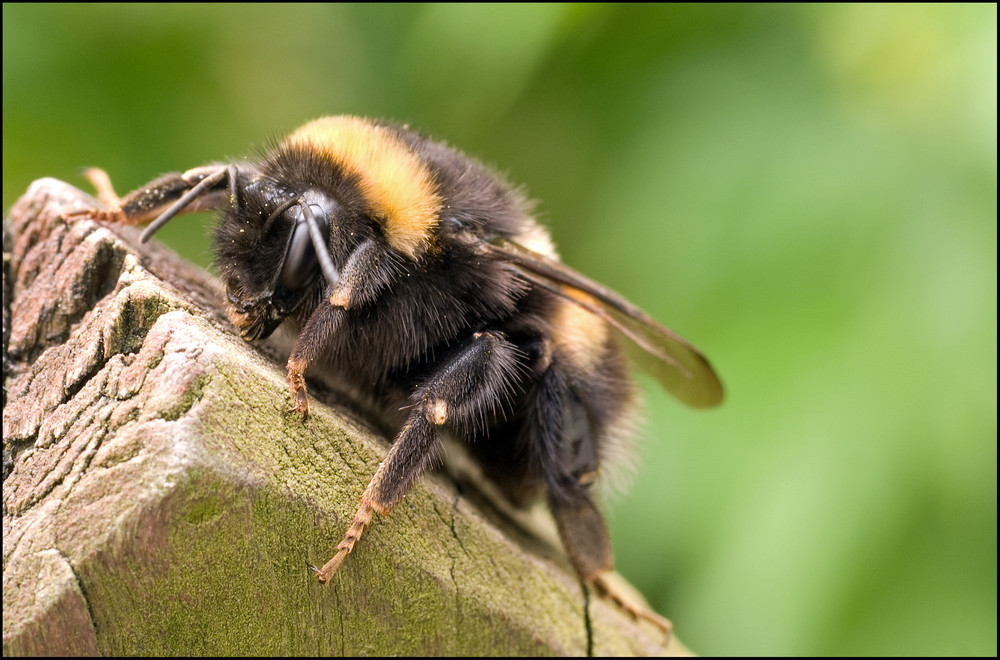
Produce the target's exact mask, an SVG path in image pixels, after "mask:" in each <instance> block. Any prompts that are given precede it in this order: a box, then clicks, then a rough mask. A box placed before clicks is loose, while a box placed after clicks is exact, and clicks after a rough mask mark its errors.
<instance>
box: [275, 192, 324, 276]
mask: <svg viewBox="0 0 1000 660" xmlns="http://www.w3.org/2000/svg"><path fill="white" fill-rule="evenodd" d="M309 210H310V211H312V215H313V217H314V218H315V219H316V223H317V224H318V225H319V230H320V233H321V234H322V235H323V244H324V245H325V244H326V243H327V241H329V240H330V221H329V219H328V218H327V217H326V213H324V212H323V209H322V208H320V207H319V206H315V205H312V204H310V205H309ZM287 213H288V215H289V216H290V217H291V218H293V219H294V220H295V226H294V227H292V236H291V238H289V240H288V249H287V250H286V251H285V261H284V263H283V264H282V266H281V275H280V276H279V277H278V284H279V285H280V286H281V287H282V288H283V289H285V290H286V291H290V292H291V291H301V290H302V289H304V288H306V287H307V286H309V285H310V284H311V283H312V281H313V280H314V279H315V277H316V274H317V273H319V258H318V257H317V256H316V250H315V248H314V247H313V242H312V239H311V238H310V237H309V225H308V224H307V223H306V219H305V217H304V216H303V214H302V210H301V209H300V208H299V207H297V206H293V207H292V208H290V209H288V212H287Z"/></svg>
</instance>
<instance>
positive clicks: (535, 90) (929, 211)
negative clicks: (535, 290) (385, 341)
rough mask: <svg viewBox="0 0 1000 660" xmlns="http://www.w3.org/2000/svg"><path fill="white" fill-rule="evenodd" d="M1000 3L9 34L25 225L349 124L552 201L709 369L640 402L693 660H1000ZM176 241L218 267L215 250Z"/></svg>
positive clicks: (645, 518)
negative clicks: (671, 392)
mask: <svg viewBox="0 0 1000 660" xmlns="http://www.w3.org/2000/svg"><path fill="white" fill-rule="evenodd" d="M996 19H997V16H996V6H995V5H975V6H955V5H919V6H870V5H848V6H837V5H834V6H826V5H823V6H730V5H726V6H711V5H709V6H704V5H696V6H694V5H691V6H686V5H667V6H659V5H641V6H629V5H541V6H527V5H524V6H518V5H505V6H479V5H475V6H451V5H429V6H421V5H406V6H385V5H378V4H370V5H335V6H300V5H280V6H268V5H241V6H239V7H238V8H237V7H235V6H233V5H208V6H193V5H180V6H149V5H117V4H116V5H10V4H5V5H4V7H3V131H4V141H3V172H4V174H3V176H4V187H3V203H4V207H5V208H7V207H9V205H10V204H11V203H12V202H13V200H14V199H16V198H17V196H19V195H20V194H21V193H22V192H23V191H24V190H25V189H26V187H27V185H28V183H29V182H30V181H31V180H33V179H35V178H38V177H41V176H57V177H61V178H65V179H68V180H71V181H78V182H81V183H82V180H81V179H80V177H79V174H78V168H80V167H81V166H86V165H98V166H101V167H104V168H106V169H107V170H108V171H109V172H110V174H111V176H112V179H113V180H114V181H116V183H117V185H118V186H119V187H120V191H119V192H124V191H125V190H127V189H129V188H131V187H133V186H136V185H139V184H141V183H144V182H145V181H147V180H149V179H150V178H151V177H152V176H154V175H156V174H159V173H161V172H165V171H171V170H178V169H185V168H188V167H192V166H195V165H199V164H202V163H205V162H208V161H210V160H214V159H220V158H227V157H230V158H232V157H240V156H242V155H244V154H246V153H248V152H249V150H250V148H251V145H254V144H259V143H261V142H263V141H266V140H267V139H269V138H271V137H274V136H277V135H281V134H282V133H284V132H286V131H288V130H290V129H291V128H294V127H295V126H297V125H299V124H300V123H302V122H304V121H305V120H308V119H311V118H314V117H316V116H320V115H324V114H332V113H355V114H362V115H375V116H383V117H389V118H395V119H399V120H404V121H408V122H410V123H412V124H413V125H415V126H419V127H421V128H423V129H424V130H426V131H427V132H429V133H431V134H433V135H436V136H439V137H441V138H444V139H447V140H448V141H450V142H451V143H453V144H455V145H457V146H459V147H461V148H462V149H464V150H466V151H468V152H470V153H473V154H476V155H478V156H480V157H481V158H482V159H483V160H486V161H487V162H491V163H495V164H496V165H497V166H498V167H500V168H501V169H503V170H504V171H506V172H509V174H510V177H511V178H512V179H513V180H515V181H517V182H520V183H524V184H525V185H526V186H527V187H528V189H529V190H530V191H531V194H532V195H533V196H535V197H536V198H537V199H539V200H541V202H540V204H539V210H540V212H541V215H542V217H543V218H545V219H546V221H547V222H549V223H550V224H551V225H552V227H553V230H554V234H555V236H556V240H557V242H558V244H559V246H560V248H561V251H562V253H563V255H564V258H565V260H566V261H567V262H569V263H570V264H571V265H573V266H575V267H577V268H578V269H580V270H582V271H583V272H585V273H587V274H588V275H590V276H592V277H594V278H596V279H598V280H600V281H603V282H605V283H607V284H608V285H610V286H612V287H614V288H616V289H618V290H620V291H621V292H622V293H624V294H625V295H626V296H628V297H629V298H631V299H632V300H634V301H635V302H636V303H639V304H640V305H642V306H643V307H645V308H646V309H648V310H649V311H650V312H651V313H653V314H654V316H656V317H658V318H660V319H661V320H663V321H664V322H666V323H668V324H669V325H671V326H672V327H674V328H675V329H677V330H679V331H680V332H681V333H682V334H684V335H685V336H687V337H689V338H691V339H692V340H693V341H694V342H695V343H696V345H698V346H700V347H702V348H703V349H704V350H705V351H706V353H707V354H708V355H709V357H710V358H711V359H712V361H713V363H714V364H715V365H716V366H717V367H718V368H719V371H720V373H721V374H722V376H723V379H724V381H725V383H726V385H727V388H728V400H727V402H726V404H725V405H724V406H723V407H722V408H721V409H719V410H718V411H713V412H710V413H696V412H691V411H688V410H686V409H684V408H682V407H681V406H678V405H676V404H675V403H673V402H671V401H670V400H669V399H668V398H667V397H666V395H663V394H662V393H660V392H658V391H656V390H655V389H651V388H650V389H649V390H648V394H647V399H648V403H649V408H648V423H647V424H646V425H645V429H644V436H645V437H646V441H645V443H644V446H643V447H642V454H641V455H642V459H641V461H639V464H640V465H641V469H640V470H639V472H638V474H637V476H636V479H635V484H634V487H633V488H632V489H631V491H630V493H629V495H627V496H625V497H623V498H620V499H618V500H616V501H615V502H614V503H613V504H612V505H611V509H612V513H613V516H612V517H613V520H612V535H613V537H614V540H615V546H616V553H617V556H618V562H619V567H620V569H621V570H622V572H624V573H625V575H626V576H627V577H629V578H630V579H632V580H633V581H634V582H636V584H637V585H638V586H639V587H640V588H641V589H642V590H643V591H644V592H645V594H646V595H647V596H648V597H649V598H650V599H651V600H652V601H653V603H654V605H655V606H656V607H657V608H658V609H659V610H660V611H662V612H663V613H665V614H666V615H668V616H670V617H671V618H673V619H674V621H675V624H676V625H677V628H678V630H679V631H681V633H682V635H683V638H684V640H685V642H686V643H687V644H688V645H689V646H690V647H691V648H692V649H695V650H697V651H698V652H700V653H703V654H709V655H711V654H777V655H785V654H868V653H885V654H914V653H919V654H964V653H973V654H982V655H988V656H989V655H995V654H996V602H997V599H996V521H997V516H996V502H997V497H996V465H997V462H996V429H997V425H996V366H995V365H996V343H997V342H996V339H997V326H996V294H997V291H996V281H997V280H996V272H997V271H996V254H997V252H996V245H997V242H996V241H997V235H996V218H997V214H996V211H997V209H996V200H997V188H996V181H997V171H996V170H997V167H996V163H997V160H996V145H997V139H996V138H997V135H996V126H997V112H996V99H997V93H996V80H997V71H996V53H997V51H996V25H997V20H996ZM192 226H193V225H191V224H185V223H173V224H172V225H171V226H168V228H167V229H166V230H165V231H164V232H162V235H163V238H164V240H166V241H168V242H170V243H172V244H173V245H175V246H176V247H177V249H179V250H181V251H182V252H184V253H185V254H187V255H188V256H189V257H190V258H192V259H194V260H196V261H200V262H201V263H207V262H208V260H209V258H210V249H209V244H208V242H207V237H206V231H207V230H200V229H194V230H192V229H191V227H192Z"/></svg>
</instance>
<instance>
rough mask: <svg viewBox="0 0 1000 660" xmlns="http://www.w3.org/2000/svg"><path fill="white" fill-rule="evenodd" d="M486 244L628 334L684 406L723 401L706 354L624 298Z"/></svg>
mask: <svg viewBox="0 0 1000 660" xmlns="http://www.w3.org/2000/svg"><path fill="white" fill-rule="evenodd" d="M484 245H485V246H486V249H487V251H488V252H490V253H492V254H494V256H497V257H498V258H500V259H504V260H505V261H507V262H509V263H510V264H511V265H513V267H514V268H515V269H516V270H517V271H518V272H519V273H520V274H521V275H522V276H523V277H524V278H525V279H527V280H528V281H530V282H532V283H533V284H535V285H537V286H539V287H542V288H544V289H547V290H549V291H551V292H552V293H554V294H556V295H558V296H561V297H563V298H566V299H567V300H570V301H572V302H574V303H576V304H577V305H580V306H581V307H583V308H584V309H586V310H587V311H589V312H591V313H592V314H595V315H597V316H599V317H600V318H602V319H604V320H605V321H607V322H608V323H609V324H610V325H611V326H612V327H614V328H615V329H617V330H618V331H619V332H621V333H622V334H623V335H625V336H626V337H627V338H628V339H629V340H631V341H630V342H629V344H630V346H629V348H631V349H632V350H630V351H629V353H630V355H631V357H633V358H634V359H635V360H636V362H638V364H639V365H640V366H641V367H642V368H643V369H644V370H645V371H647V372H648V373H649V374H650V375H651V376H653V377H654V378H656V380H658V381H659V382H660V384H661V385H662V386H663V387H664V388H665V389H666V390H667V391H668V392H670V393H671V394H673V395H674V396H675V397H677V398H678V399H679V400H680V401H682V402H683V403H686V404H687V405H689V406H691V407H693V408H711V407H712V406H717V405H719V404H720V403H721V402H722V398H723V389H722V382H721V381H720V380H719V377H718V375H716V373H715V370H714V369H712V365H710V364H709V363H708V360H707V359H706V358H705V356H704V355H702V354H701V352H700V351H699V350H698V349H697V348H695V347H694V346H692V345H691V344H689V343H688V342H687V340H685V339H684V338H683V337H681V336H680V335H678V334H677V333H675V332H673V331H671V330H668V329H667V328H664V327H663V326H662V325H660V324H659V323H657V322H656V321H655V320H653V318H652V317H651V316H650V315H649V314H647V313H646V312H644V311H642V310H641V309H639V308H638V307H636V306H635V305H633V304H632V303H630V302H629V301H628V300H626V299H625V298H623V297H622V296H620V295H619V294H617V293H615V292H614V291H612V290H610V289H608V288H606V287H604V286H601V285H600V284H598V283H597V282H595V281H593V280H591V279H588V278H586V277H584V276H583V275H581V274H580V273H578V272H576V271H574V270H573V269H571V268H569V267H567V266H566V265H564V264H563V263H561V262H559V261H556V260H554V259H550V258H549V257H546V256H545V255H542V254H539V253H537V252H534V251H532V250H529V249H528V248H526V247H524V246H522V245H519V244H517V243H515V242H513V241H510V240H508V239H506V238H494V239H490V240H489V241H488V242H486V243H485V244H484ZM574 290H575V291H580V292H582V293H584V294H587V295H586V297H585V298H583V299H581V298H579V297H576V296H573V295H572V292H573V291H574Z"/></svg>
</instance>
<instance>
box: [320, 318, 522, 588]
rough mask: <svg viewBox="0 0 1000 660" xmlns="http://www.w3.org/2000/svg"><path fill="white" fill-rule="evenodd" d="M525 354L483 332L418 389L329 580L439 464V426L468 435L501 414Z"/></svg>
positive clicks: (323, 572)
mask: <svg viewBox="0 0 1000 660" xmlns="http://www.w3.org/2000/svg"><path fill="white" fill-rule="evenodd" d="M523 359H524V356H523V354H522V353H521V352H520V351H519V350H518V349H517V347H516V346H515V345H514V344H512V343H511V342H510V341H508V340H507V339H506V338H504V336H503V335H502V334H501V333H497V332H480V333H476V335H475V336H474V337H473V338H472V340H471V341H470V342H469V343H468V344H467V345H466V346H464V347H463V348H462V349H461V350H460V351H459V352H458V353H457V354H456V355H454V356H453V357H452V358H451V359H449V360H447V361H446V362H444V364H442V365H441V366H440V367H438V368H437V370H436V371H435V372H434V373H433V374H432V375H431V376H430V377H429V378H428V379H427V380H426V381H425V382H424V383H423V384H421V385H420V387H418V388H417V390H416V392H414V394H413V396H412V397H411V401H413V405H412V407H411V408H410V413H409V415H408V416H407V418H406V422H405V423H404V424H403V428H402V429H401V430H400V431H399V433H398V434H397V435H396V438H395V440H394V441H393V443H392V447H390V449H389V451H388V453H387V454H386V456H385V459H384V460H383V461H382V462H381V463H380V464H379V467H378V470H376V472H375V476H373V477H372V479H371V481H370V482H369V484H368V487H367V488H365V492H364V494H362V496H361V505H360V506H359V508H358V512H357V513H356V514H355V515H354V519H353V521H352V523H351V526H350V527H349V528H348V530H347V532H346V534H345V535H344V540H343V541H341V542H340V544H339V545H337V552H336V554H335V555H334V556H333V558H332V559H330V561H328V562H327V563H326V564H325V565H324V566H323V567H322V568H320V569H319V570H318V571H317V574H318V577H319V579H320V581H321V582H329V581H330V579H331V578H332V577H333V574H334V573H335V572H336V570H337V568H339V567H340V565H341V563H343V561H344V559H345V558H346V557H347V555H348V554H349V553H350V552H351V550H353V549H354V545H355V543H357V541H358V539H359V538H361V535H362V534H363V533H364V530H365V528H366V527H368V525H369V524H370V523H371V520H372V515H373V513H374V512H378V513H379V514H380V515H386V514H388V513H389V511H390V510H391V509H392V507H393V506H395V505H396V503H397V502H399V500H401V499H402V498H403V496H404V495H406V493H407V492H408V491H409V490H410V488H411V487H412V486H413V484H414V482H415V481H416V480H417V478H418V477H419V476H420V474H421V473H422V472H423V471H424V470H425V469H426V468H427V467H428V466H429V465H430V464H431V463H432V462H433V460H434V458H435V456H436V454H437V447H438V444H439V436H438V429H439V428H440V427H442V426H446V425H447V426H449V427H450V428H452V429H454V430H455V431H457V432H458V433H459V434H461V435H463V436H470V435H472V434H475V433H476V432H477V431H480V430H482V429H483V428H484V427H485V425H486V424H488V423H490V422H491V418H501V417H502V416H503V415H504V414H506V412H507V410H508V409H509V403H510V400H511V399H512V398H513V393H514V392H515V391H516V389H517V388H518V387H519V379H520V377H521V372H522V369H523Z"/></svg>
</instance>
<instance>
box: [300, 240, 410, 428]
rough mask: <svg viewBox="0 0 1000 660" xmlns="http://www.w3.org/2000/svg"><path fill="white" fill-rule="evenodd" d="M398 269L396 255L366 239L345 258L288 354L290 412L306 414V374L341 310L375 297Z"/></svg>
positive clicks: (334, 329) (333, 330)
mask: <svg viewBox="0 0 1000 660" xmlns="http://www.w3.org/2000/svg"><path fill="white" fill-rule="evenodd" d="M400 272H401V270H400V265H399V256H398V255H396V253H395V252H393V251H392V250H390V249H388V248H386V247H385V246H383V245H381V244H379V243H377V242H376V241H373V240H371V239H366V240H364V241H362V242H361V243H360V244H359V245H358V246H357V247H356V248H355V249H354V251H353V252H352V253H351V254H350V256H349V257H348V258H347V261H346V262H345V263H344V265H343V267H342V268H341V269H340V272H339V273H338V277H337V282H336V283H335V284H333V285H332V286H330V287H328V288H327V293H328V294H329V295H328V300H329V302H330V304H329V305H320V306H319V307H317V308H316V311H314V312H313V313H312V316H310V317H309V320H308V321H307V322H306V326H305V328H303V329H302V333H301V334H300V335H299V337H298V340H297V341H296V342H295V346H294V348H292V352H291V354H290V355H289V357H288V364H287V365H286V366H287V369H288V386H289V389H290V390H291V393H292V401H294V402H295V405H294V406H293V407H292V409H291V411H289V412H301V413H303V414H306V415H308V414H309V400H308V399H307V398H306V379H305V374H306V371H307V370H308V369H309V366H310V365H311V364H312V363H313V362H315V361H316V360H317V359H319V357H320V355H322V353H323V350H324V349H325V348H326V347H327V346H328V345H329V342H330V339H331V338H332V337H333V335H334V334H335V333H336V332H337V329H338V328H339V327H340V325H341V323H343V317H344V310H346V309H348V308H352V307H357V306H360V305H365V304H368V303H370V302H372V301H374V300H375V299H376V298H377V297H378V295H379V293H380V292H381V291H382V290H383V289H385V287H387V286H388V285H390V284H391V283H392V281H393V279H394V278H395V277H397V276H398V275H399V273H400Z"/></svg>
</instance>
